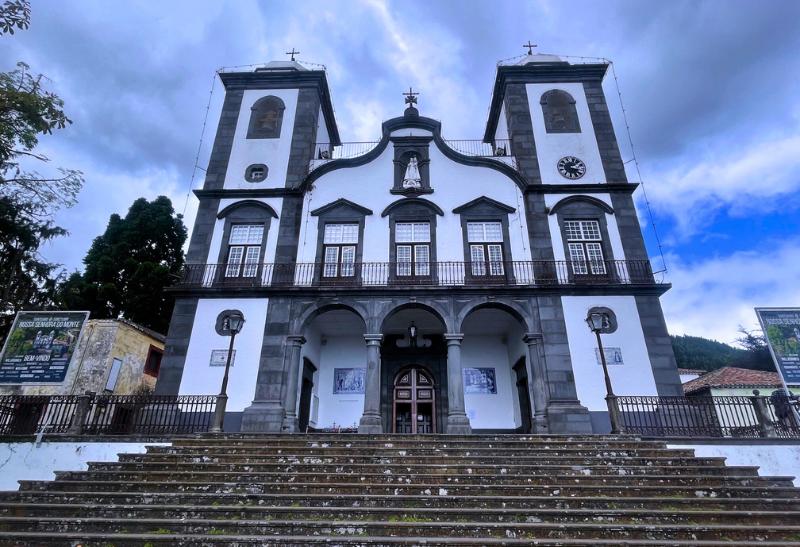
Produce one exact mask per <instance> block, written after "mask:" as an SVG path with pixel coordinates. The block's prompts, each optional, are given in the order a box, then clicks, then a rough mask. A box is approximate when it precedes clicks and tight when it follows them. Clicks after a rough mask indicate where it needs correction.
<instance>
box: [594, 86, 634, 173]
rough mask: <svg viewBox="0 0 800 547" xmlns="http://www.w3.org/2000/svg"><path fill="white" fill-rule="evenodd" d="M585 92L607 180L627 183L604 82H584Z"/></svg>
mask: <svg viewBox="0 0 800 547" xmlns="http://www.w3.org/2000/svg"><path fill="white" fill-rule="evenodd" d="M583 90H584V93H586V104H587V106H588V107H589V115H590V117H591V118H592V127H593V128H594V135H595V138H596V139H597V148H598V150H599V152H600V160H601V161H602V163H603V171H605V174H606V180H616V181H620V182H627V180H628V177H627V175H626V173H625V164H624V163H623V162H622V155H621V154H620V152H619V145H618V144H617V136H616V134H615V133H614V126H613V124H612V123H611V114H610V113H609V111H608V105H607V104H606V96H605V94H604V93H603V82H602V81H586V82H583Z"/></svg>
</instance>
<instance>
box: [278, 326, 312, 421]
mask: <svg viewBox="0 0 800 547" xmlns="http://www.w3.org/2000/svg"><path fill="white" fill-rule="evenodd" d="M286 343H287V345H288V346H289V371H288V375H287V377H286V398H285V399H284V404H283V423H282V424H281V431H283V432H285V433H294V432H296V431H297V379H298V378H299V377H300V350H301V348H302V346H303V344H305V343H306V339H305V338H304V337H303V336H301V335H297V334H294V335H289V336H287V337H286Z"/></svg>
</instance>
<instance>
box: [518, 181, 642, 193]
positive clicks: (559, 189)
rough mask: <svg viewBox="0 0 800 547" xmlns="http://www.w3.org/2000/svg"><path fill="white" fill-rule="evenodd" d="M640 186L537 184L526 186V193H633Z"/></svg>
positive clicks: (622, 183) (624, 184)
mask: <svg viewBox="0 0 800 547" xmlns="http://www.w3.org/2000/svg"><path fill="white" fill-rule="evenodd" d="M638 187H639V183H637V182H621V183H616V182H612V183H608V184H592V183H580V182H573V183H569V184H535V185H531V186H528V187H527V188H525V190H524V193H526V194H534V193H536V194H574V193H576V192H582V193H591V192H596V193H598V194H611V193H618V194H632V193H633V192H634V190H636V189H637V188H638Z"/></svg>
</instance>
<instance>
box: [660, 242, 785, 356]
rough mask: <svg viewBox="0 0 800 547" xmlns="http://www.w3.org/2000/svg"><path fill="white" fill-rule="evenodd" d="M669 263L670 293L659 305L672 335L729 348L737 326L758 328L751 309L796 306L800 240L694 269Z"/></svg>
mask: <svg viewBox="0 0 800 547" xmlns="http://www.w3.org/2000/svg"><path fill="white" fill-rule="evenodd" d="M668 258H669V262H670V263H671V266H672V267H671V269H670V274H669V281H671V282H672V284H673V288H672V290H670V291H669V292H668V293H667V294H666V295H664V296H663V297H662V305H663V307H664V315H665V317H666V320H667V324H668V325H669V330H670V333H672V334H691V335H695V336H704V337H708V338H713V339H716V340H719V341H721V342H731V341H733V340H735V339H736V337H737V333H736V331H737V329H738V327H739V325H742V326H744V327H746V328H756V327H757V326H758V323H757V320H756V317H755V313H754V312H753V308H754V307H756V306H800V281H798V280H800V238H796V239H792V240H786V241H783V242H780V243H778V242H776V241H764V243H763V249H759V250H749V251H740V252H736V253H733V254H731V255H729V256H725V257H719V258H713V259H709V260H705V261H701V262H697V263H694V264H686V263H683V262H681V261H680V260H679V259H678V258H677V257H675V256H671V257H668Z"/></svg>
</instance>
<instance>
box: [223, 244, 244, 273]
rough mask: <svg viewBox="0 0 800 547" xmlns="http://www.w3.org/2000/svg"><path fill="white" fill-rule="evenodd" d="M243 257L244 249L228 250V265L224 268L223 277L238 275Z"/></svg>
mask: <svg viewBox="0 0 800 547" xmlns="http://www.w3.org/2000/svg"><path fill="white" fill-rule="evenodd" d="M242 256H244V247H231V248H230V249H228V265H227V266H226V267H225V277H236V276H237V275H239V264H241V262H242Z"/></svg>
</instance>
